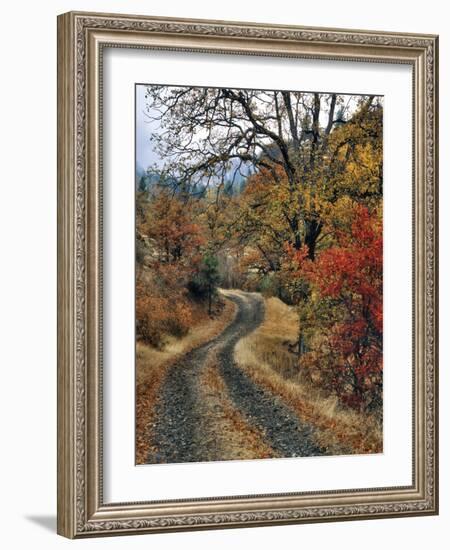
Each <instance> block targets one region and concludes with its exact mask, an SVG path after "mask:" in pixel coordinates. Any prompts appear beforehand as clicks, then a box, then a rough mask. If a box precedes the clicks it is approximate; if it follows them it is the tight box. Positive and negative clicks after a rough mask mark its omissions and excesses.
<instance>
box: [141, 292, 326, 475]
mask: <svg viewBox="0 0 450 550" xmlns="http://www.w3.org/2000/svg"><path fill="white" fill-rule="evenodd" d="M226 297H227V298H228V299H230V300H232V301H233V302H234V303H235V304H236V306H237V311H236V316H235V318H234V320H233V321H232V322H231V323H230V325H228V327H226V328H225V330H224V331H223V332H222V333H221V334H219V335H218V336H217V337H216V338H214V339H213V340H211V341H210V342H208V343H206V344H204V345H203V346H200V347H198V348H196V349H195V350H193V351H191V352H190V353H188V354H187V355H186V356H185V357H184V358H183V359H181V360H180V361H179V362H177V363H176V364H175V365H173V366H172V367H171V368H170V370H169V372H168V375H167V378H166V380H165V383H164V385H163V389H162V392H161V396H160V399H159V400H158V403H157V405H156V408H157V409H156V418H157V421H156V424H155V426H154V430H153V434H154V436H153V446H152V449H151V451H150V453H149V456H148V460H147V463H151V464H155V463H157V464H158V463H180V462H202V461H208V460H212V458H211V456H214V449H210V448H208V445H207V444H205V442H206V441H214V438H211V437H203V436H204V434H205V430H206V429H207V426H206V424H207V423H206V419H204V418H203V417H202V407H201V406H200V403H199V399H200V398H201V396H200V393H201V392H200V388H199V384H198V380H199V374H200V370H201V369H202V368H203V367H204V365H205V364H206V361H207V358H208V355H209V354H210V353H215V354H217V358H218V362H217V363H218V366H217V368H218V370H219V373H220V375H221V376H222V378H223V380H224V382H225V384H226V387H227V390H228V393H229V397H230V399H231V401H232V402H233V404H234V405H235V407H236V408H237V409H238V410H239V411H240V412H241V413H242V414H243V416H244V417H245V418H246V420H247V421H248V422H249V423H250V424H251V425H253V426H255V427H257V428H258V429H259V430H261V432H262V433H263V434H264V440H265V443H266V444H268V445H269V446H270V447H272V448H273V449H274V450H275V451H276V452H277V453H278V454H280V455H281V456H283V457H292V456H315V455H324V454H326V453H325V452H324V450H323V449H321V448H320V447H318V446H317V444H316V443H315V442H314V437H313V433H314V428H313V427H312V426H310V425H309V424H307V423H304V422H301V421H300V419H299V418H298V416H297V415H296V414H295V413H294V412H293V411H292V410H291V409H290V408H289V407H288V406H287V405H286V404H285V403H283V401H282V400H281V399H280V398H279V397H277V396H275V395H273V394H271V393H269V392H268V391H267V390H264V389H262V388H260V387H259V386H258V385H257V384H255V383H254V382H253V381H252V380H251V379H250V378H249V377H248V376H247V375H246V374H245V373H244V372H243V371H242V370H241V369H240V368H239V367H238V366H237V365H236V364H235V362H234V347H235V345H236V343H237V342H238V341H239V340H240V339H241V338H243V337H244V336H247V335H248V334H250V333H251V332H252V331H253V330H255V329H256V328H257V327H258V326H259V325H260V324H261V322H262V321H263V319H264V302H263V299H262V297H261V296H260V295H258V294H256V293H246V292H241V291H239V292H234V291H233V292H231V291H229V292H227V295H226ZM208 420H209V422H208V425H209V426H211V419H208ZM209 429H210V428H209ZM208 435H209V436H210V435H211V434H208ZM214 459H216V458H214ZM218 459H219V458H217V460H218ZM222 460H223V458H222Z"/></svg>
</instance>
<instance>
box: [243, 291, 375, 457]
mask: <svg viewBox="0 0 450 550" xmlns="http://www.w3.org/2000/svg"><path fill="white" fill-rule="evenodd" d="M297 332H298V320H297V316H296V314H295V311H293V309H292V308H290V307H289V306H287V305H286V304H284V303H283V302H281V301H280V300H278V298H269V299H267V300H266V317H265V320H264V322H263V324H262V325H261V326H260V327H259V328H258V329H257V330H256V331H254V332H253V333H252V334H250V335H249V336H247V337H245V338H243V339H242V340H240V341H239V342H238V344H237V346H236V349H235V359H236V362H237V364H238V365H239V366H240V367H241V368H242V369H244V370H245V371H246V372H247V373H248V374H249V375H250V376H251V377H252V379H253V380H254V381H255V382H256V383H257V384H260V385H261V386H263V387H265V388H267V389H268V390H269V391H271V392H273V393H274V394H276V395H279V396H281V397H282V398H283V399H284V400H285V402H286V403H287V404H288V405H289V406H291V408H292V409H294V410H295V411H296V412H297V414H298V415H299V416H300V418H301V419H302V420H304V421H306V422H309V423H311V424H313V425H314V426H315V427H316V428H317V430H316V440H317V442H318V444H319V445H321V446H322V447H325V448H327V449H328V451H329V452H330V453H332V454H342V453H345V454H350V453H355V454H359V453H361V454H363V453H375V452H381V451H382V444H383V438H382V432H381V429H380V427H379V426H378V424H377V423H376V422H375V420H374V419H372V418H370V417H368V416H367V415H363V414H359V413H357V412H355V411H353V410H351V409H345V408H344V407H343V406H341V405H340V404H339V402H338V399H337V397H335V396H331V397H326V396H324V394H323V393H322V392H321V391H320V390H319V389H317V388H314V387H311V385H310V384H308V383H306V382H305V381H304V380H303V379H302V377H301V374H300V373H298V367H297V359H296V356H295V354H294V353H291V352H290V351H289V346H291V347H292V345H293V344H294V343H295V341H296V338H297Z"/></svg>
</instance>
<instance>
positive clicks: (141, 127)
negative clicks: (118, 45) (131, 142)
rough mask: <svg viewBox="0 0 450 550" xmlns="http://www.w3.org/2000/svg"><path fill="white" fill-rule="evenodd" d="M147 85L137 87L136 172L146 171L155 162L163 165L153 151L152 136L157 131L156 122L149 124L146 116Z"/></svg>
mask: <svg viewBox="0 0 450 550" xmlns="http://www.w3.org/2000/svg"><path fill="white" fill-rule="evenodd" d="M146 88H147V85H142V84H139V85H137V86H136V171H141V170H146V169H147V168H148V167H149V166H150V165H152V164H154V163H155V162H156V163H157V164H158V165H161V164H162V162H161V159H160V158H159V156H158V155H157V154H156V153H155V152H154V151H153V148H152V145H151V143H150V136H151V134H152V133H153V132H154V131H155V130H156V129H157V127H158V125H157V123H155V122H149V120H148V118H147V117H146V116H145V114H144V113H145V90H146Z"/></svg>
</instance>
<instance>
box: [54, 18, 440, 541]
mask: <svg viewBox="0 0 450 550" xmlns="http://www.w3.org/2000/svg"><path fill="white" fill-rule="evenodd" d="M437 46H438V38H437V37H436V36H431V35H416V34H414V35H413V34H407V33H387V32H375V31H356V30H340V29H324V28H304V27H294V26H288V25H286V26H282V25H266V24H259V23H237V22H233V23H231V22H223V21H203V20H189V19H170V18H156V17H141V16H130V15H110V14H95V13H76V12H71V13H66V14H64V15H61V16H59V18H58V262H59V263H58V312H59V322H58V532H59V533H60V534H61V535H64V536H66V537H70V538H81V537H89V536H101V535H120V534H134V533H150V532H160V531H174V530H176V531H177V530H179V531H181V530H190V529H205V528H226V527H244V526H256V525H259V526H261V525H273V524H287V523H303V522H317V521H340V520H349V519H355V520H356V519H375V518H385V517H400V516H412V515H429V514H437V512H438V467H437V462H438V447H437V440H438V438H437V427H438V423H437V420H438V419H437V398H438V391H437V387H438V380H437V350H438V345H437V285H438V281H437V261H438V260H437V231H438V228H437V206H438V204H437V198H438V197H437V153H438V151H437V113H438V103H437V99H438V98H437V96H438V59H437Z"/></svg>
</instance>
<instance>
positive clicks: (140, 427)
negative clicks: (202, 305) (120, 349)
mask: <svg viewBox="0 0 450 550" xmlns="http://www.w3.org/2000/svg"><path fill="white" fill-rule="evenodd" d="M224 302H225V303H224V307H223V309H222V311H221V313H220V315H218V316H217V317H215V318H213V319H211V318H210V317H209V316H208V315H207V314H204V315H202V316H201V315H199V314H198V315H196V316H195V320H196V323H197V324H195V325H194V326H192V327H191V328H190V330H189V332H188V334H187V335H186V336H184V337H182V338H175V337H173V336H167V337H166V338H165V345H164V347H163V349H156V348H154V347H152V346H149V345H147V344H145V343H143V342H137V343H136V464H145V463H146V459H147V456H148V453H149V449H150V446H151V444H152V443H151V441H152V428H153V425H154V423H155V420H156V419H155V405H156V402H157V400H158V396H159V393H160V390H161V386H162V384H163V382H164V379H165V377H166V374H167V372H168V369H169V367H170V366H171V365H173V364H174V363H176V361H177V360H178V359H179V358H180V357H181V356H183V355H184V354H186V353H188V352H189V351H191V350H193V349H195V348H197V347H199V346H201V345H202V344H204V343H206V342H208V341H209V340H211V339H213V338H214V337H215V336H217V335H218V334H220V332H222V330H224V328H225V327H226V326H227V325H228V324H229V323H231V321H232V320H233V318H234V315H235V311H236V308H235V306H234V304H233V303H232V302H230V301H229V300H225V301H224Z"/></svg>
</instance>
